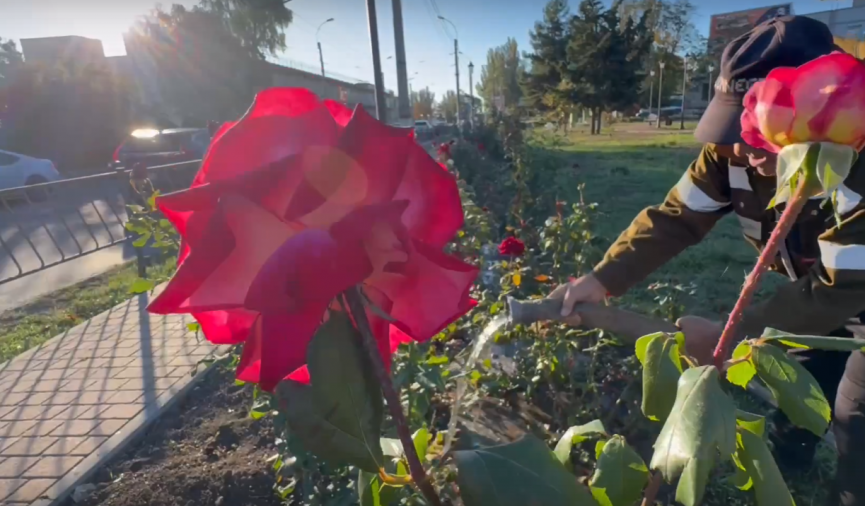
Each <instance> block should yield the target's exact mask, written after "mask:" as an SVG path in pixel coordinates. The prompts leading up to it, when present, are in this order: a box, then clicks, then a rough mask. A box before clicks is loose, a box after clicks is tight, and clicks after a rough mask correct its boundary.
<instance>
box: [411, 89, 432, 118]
mask: <svg viewBox="0 0 865 506" xmlns="http://www.w3.org/2000/svg"><path fill="white" fill-rule="evenodd" d="M413 95H414V96H413V97H412V102H413V103H414V119H429V118H432V116H433V112H435V111H434V109H435V103H436V94H435V93H433V92H431V91H430V90H429V88H424V89H422V90H420V91H416V92H414V93H413Z"/></svg>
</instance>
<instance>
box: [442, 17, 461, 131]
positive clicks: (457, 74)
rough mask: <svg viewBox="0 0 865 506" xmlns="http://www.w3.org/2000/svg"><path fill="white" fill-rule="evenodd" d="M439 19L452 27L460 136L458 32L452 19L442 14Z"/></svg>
mask: <svg viewBox="0 0 865 506" xmlns="http://www.w3.org/2000/svg"><path fill="white" fill-rule="evenodd" d="M439 19H440V20H442V21H445V22H447V23H450V25H451V26H452V27H453V29H454V65H455V68H456V78H457V90H456V91H457V132H459V134H460V137H462V129H460V43H459V38H460V32H459V30H457V25H455V24H454V23H453V21H451V20H449V19H447V18H446V17H444V16H439Z"/></svg>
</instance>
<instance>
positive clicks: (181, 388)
mask: <svg viewBox="0 0 865 506" xmlns="http://www.w3.org/2000/svg"><path fill="white" fill-rule="evenodd" d="M231 348H232V347H231V346H220V347H216V348H215V349H214V356H216V357H219V356H222V355H223V354H225V353H227V352H228V351H230V350H231ZM217 365H218V361H215V362H214V363H212V364H209V365H208V366H207V368H205V370H203V371H201V372H199V373H197V374H195V376H189V375H187V376H184V377H182V378H181V379H179V380H178V381H177V382H176V383H174V384H173V385H172V386H171V388H170V389H169V390H167V391H165V392H163V393H162V395H160V396H159V397H157V398H156V405H155V407H154V408H152V409H150V410H148V409H144V410H142V412H141V413H139V414H138V415H136V416H135V418H132V419H131V420H129V421H128V422H127V423H126V425H124V426H123V428H122V429H120V430H119V431H117V432H116V433H115V434H114V435H113V436H111V437H110V438H109V439H108V440H107V441H105V443H103V444H102V445H101V446H99V448H97V449H96V450H95V451H94V452H93V453H91V454H90V455H88V456H87V457H85V458H84V460H82V461H81V462H79V463H78V465H76V466H75V467H74V468H72V470H71V471H69V472H68V473H66V475H65V476H64V477H63V478H61V479H59V480H58V481H57V482H56V483H54V485H52V486H51V487H50V488H48V490H46V491H45V492H44V493H43V494H42V497H41V498H40V499H37V500H36V501H34V502H32V503H31V506H60V505H61V504H63V502H64V501H65V500H66V499H67V498H68V497H69V495H71V494H72V492H73V491H74V490H75V487H77V486H79V485H82V484H84V483H86V482H87V481H88V480H89V479H90V477H91V476H93V474H94V473H95V472H96V471H97V470H99V469H100V468H101V467H103V466H105V465H106V464H108V463H109V462H111V460H112V459H113V458H114V457H116V456H117V455H119V454H120V453H121V452H122V451H123V450H125V449H127V448H128V447H129V446H130V445H131V444H133V443H135V442H136V441H137V440H138V438H139V437H141V436H143V435H144V433H145V432H146V430H147V428H148V427H150V425H151V424H153V422H155V421H156V420H158V419H159V417H160V416H162V415H163V414H164V413H166V412H167V411H169V410H170V409H171V408H172V407H173V406H174V405H175V404H177V403H178V402H180V401H181V400H183V399H184V398H185V397H186V395H187V394H188V393H189V392H190V391H191V390H192V389H193V387H195V385H196V384H198V383H199V382H201V381H202V380H203V379H204V378H206V377H207V375H208V374H210V373H211V372H212V371H213V369H214V368H215V367H216V366H217Z"/></svg>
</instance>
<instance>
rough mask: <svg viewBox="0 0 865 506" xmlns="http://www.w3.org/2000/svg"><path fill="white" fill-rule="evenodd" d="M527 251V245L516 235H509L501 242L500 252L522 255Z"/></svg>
mask: <svg viewBox="0 0 865 506" xmlns="http://www.w3.org/2000/svg"><path fill="white" fill-rule="evenodd" d="M525 252H526V245H525V243H523V241H521V240H519V239H517V238H516V237H508V238H507V239H505V240H504V241H502V243H501V244H499V253H501V254H502V255H507V256H517V257H518V256H522V254H523V253H525Z"/></svg>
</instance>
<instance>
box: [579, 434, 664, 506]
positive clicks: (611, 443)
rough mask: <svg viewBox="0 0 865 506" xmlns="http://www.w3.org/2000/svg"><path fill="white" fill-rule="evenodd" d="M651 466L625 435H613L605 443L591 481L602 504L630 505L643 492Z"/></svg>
mask: <svg viewBox="0 0 865 506" xmlns="http://www.w3.org/2000/svg"><path fill="white" fill-rule="evenodd" d="M648 481H649V469H648V468H647V467H646V463H645V462H643V459H642V458H640V456H639V455H637V452H635V451H634V449H633V448H631V447H630V446H628V444H627V443H626V442H625V438H623V437H622V436H613V437H611V438H610V439H609V440H608V441H607V443H606V444H605V445H604V446H603V448H602V450H601V455H600V457H599V458H598V464H597V466H596V467H595V473H594V474H593V475H592V479H591V481H590V482H589V486H590V487H591V490H592V495H593V496H594V497H595V500H596V501H598V504H600V505H601V506H631V505H633V504H634V503H636V502H637V500H639V499H640V497H641V496H642V495H643V487H645V486H646V483H648Z"/></svg>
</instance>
